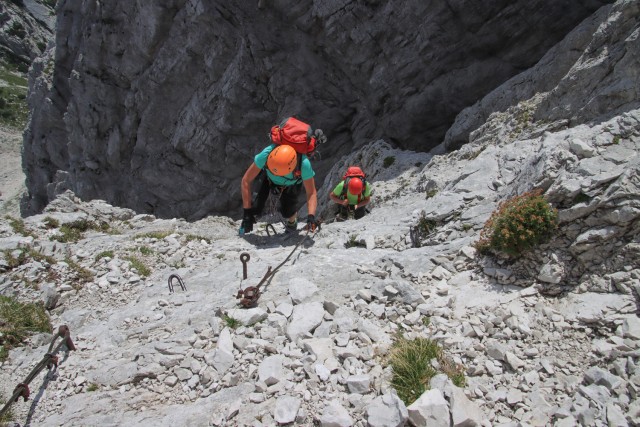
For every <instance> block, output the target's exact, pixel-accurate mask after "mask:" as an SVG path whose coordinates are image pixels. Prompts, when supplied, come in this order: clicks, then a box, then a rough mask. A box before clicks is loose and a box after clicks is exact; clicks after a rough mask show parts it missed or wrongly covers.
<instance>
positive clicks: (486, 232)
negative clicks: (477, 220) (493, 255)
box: [474, 190, 558, 256]
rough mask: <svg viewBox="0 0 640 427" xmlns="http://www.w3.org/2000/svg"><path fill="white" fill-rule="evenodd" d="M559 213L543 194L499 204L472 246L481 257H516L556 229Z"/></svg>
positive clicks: (543, 239)
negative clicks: (502, 255) (484, 255)
mask: <svg viewBox="0 0 640 427" xmlns="http://www.w3.org/2000/svg"><path fill="white" fill-rule="evenodd" d="M557 221H558V211H557V210H556V209H554V208H552V207H551V205H550V204H549V202H547V201H546V200H545V199H544V197H542V191H540V190H536V191H530V192H527V193H524V194H522V195H520V196H516V197H513V198H511V199H509V200H507V201H505V202H503V203H501V204H500V206H499V207H498V209H497V210H496V211H494V212H493V213H492V214H491V217H490V218H489V220H488V221H487V222H486V224H485V225H484V228H483V229H482V231H481V233H480V239H479V240H478V241H477V242H476V243H475V244H474V246H475V248H476V249H478V250H479V251H480V252H481V253H484V254H487V253H490V252H491V251H496V252H502V253H505V254H507V255H511V256H517V255H520V254H522V253H523V252H525V251H526V250H528V249H530V248H532V247H534V246H537V245H539V244H541V243H544V242H545V241H546V240H547V239H548V238H549V237H550V236H551V234H552V233H553V231H554V230H555V229H556V228H557Z"/></svg>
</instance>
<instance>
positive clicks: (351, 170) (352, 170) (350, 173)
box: [340, 166, 367, 203]
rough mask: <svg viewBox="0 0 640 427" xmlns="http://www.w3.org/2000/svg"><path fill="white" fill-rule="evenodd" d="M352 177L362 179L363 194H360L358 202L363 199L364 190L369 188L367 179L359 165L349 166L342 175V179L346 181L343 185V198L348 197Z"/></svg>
mask: <svg viewBox="0 0 640 427" xmlns="http://www.w3.org/2000/svg"><path fill="white" fill-rule="evenodd" d="M351 178H360V179H361V180H362V194H358V203H360V201H361V200H362V196H363V194H364V191H365V190H366V188H367V180H366V176H365V174H364V172H362V169H360V168H359V167H358V166H349V167H348V168H347V171H346V172H345V173H344V175H343V176H342V180H343V181H344V185H343V186H342V194H341V195H340V196H341V197H342V198H346V197H347V190H348V189H349V181H350V180H351Z"/></svg>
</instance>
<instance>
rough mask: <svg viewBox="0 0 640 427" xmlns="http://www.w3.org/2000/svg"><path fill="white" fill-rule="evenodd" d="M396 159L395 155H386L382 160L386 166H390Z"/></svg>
mask: <svg viewBox="0 0 640 427" xmlns="http://www.w3.org/2000/svg"><path fill="white" fill-rule="evenodd" d="M395 161H396V158H395V157H394V156H388V157H385V158H384V160H383V161H382V166H384V167H385V168H388V167H389V166H391V165H392V164H393V163H394V162H395Z"/></svg>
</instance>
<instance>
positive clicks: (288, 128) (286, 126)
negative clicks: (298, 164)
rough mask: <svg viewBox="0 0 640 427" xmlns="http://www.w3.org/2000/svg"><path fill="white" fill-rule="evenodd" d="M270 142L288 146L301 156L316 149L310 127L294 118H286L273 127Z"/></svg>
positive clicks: (314, 138)
mask: <svg viewBox="0 0 640 427" xmlns="http://www.w3.org/2000/svg"><path fill="white" fill-rule="evenodd" d="M271 141H273V143H274V144H277V145H282V144H284V145H290V146H292V147H293V148H294V149H295V150H296V151H297V152H298V153H301V154H311V153H313V151H314V150H315V149H316V137H315V136H314V134H313V130H312V129H311V126H309V125H308V124H307V123H305V122H302V121H300V120H298V119H296V118H295V117H287V118H286V119H284V120H283V121H282V123H280V124H279V125H276V126H273V127H272V128H271Z"/></svg>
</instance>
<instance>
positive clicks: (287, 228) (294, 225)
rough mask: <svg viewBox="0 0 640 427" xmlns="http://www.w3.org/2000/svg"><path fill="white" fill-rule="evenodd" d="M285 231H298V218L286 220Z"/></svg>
mask: <svg viewBox="0 0 640 427" xmlns="http://www.w3.org/2000/svg"><path fill="white" fill-rule="evenodd" d="M284 229H285V231H296V230H297V229H298V219H297V218H296V219H294V220H293V222H289V221H286V222H285V223H284Z"/></svg>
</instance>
